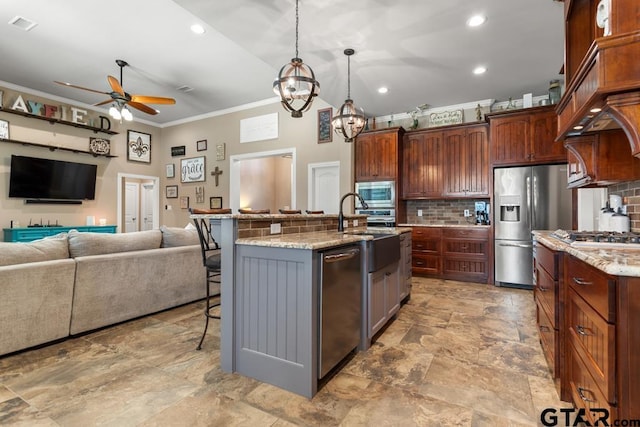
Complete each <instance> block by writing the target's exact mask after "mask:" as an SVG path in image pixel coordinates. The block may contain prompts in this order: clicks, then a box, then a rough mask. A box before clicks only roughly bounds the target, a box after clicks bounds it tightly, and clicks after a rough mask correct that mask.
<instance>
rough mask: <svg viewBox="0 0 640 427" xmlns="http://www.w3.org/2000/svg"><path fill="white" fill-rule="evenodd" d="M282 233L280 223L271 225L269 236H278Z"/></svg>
mask: <svg viewBox="0 0 640 427" xmlns="http://www.w3.org/2000/svg"><path fill="white" fill-rule="evenodd" d="M281 232H282V227H281V226H280V223H279V222H278V223H276V224H271V234H278V233H281Z"/></svg>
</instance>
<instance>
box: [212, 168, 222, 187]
mask: <svg viewBox="0 0 640 427" xmlns="http://www.w3.org/2000/svg"><path fill="white" fill-rule="evenodd" d="M220 175H222V171H221V170H220V168H218V167H217V166H216V168H215V169H214V170H213V172H211V176H214V177H215V178H216V187H217V186H218V177H219V176H220Z"/></svg>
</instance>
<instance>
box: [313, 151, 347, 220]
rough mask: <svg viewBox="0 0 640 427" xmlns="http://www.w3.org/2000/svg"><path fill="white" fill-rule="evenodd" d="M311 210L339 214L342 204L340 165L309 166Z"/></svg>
mask: <svg viewBox="0 0 640 427" xmlns="http://www.w3.org/2000/svg"><path fill="white" fill-rule="evenodd" d="M309 170H310V172H311V173H310V174H309V180H310V182H309V206H308V209H309V210H323V211H324V213H326V214H335V213H338V203H339V202H340V166H339V163H327V164H315V165H313V164H310V165H309Z"/></svg>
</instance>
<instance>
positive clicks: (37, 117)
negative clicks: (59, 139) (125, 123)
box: [0, 107, 118, 135]
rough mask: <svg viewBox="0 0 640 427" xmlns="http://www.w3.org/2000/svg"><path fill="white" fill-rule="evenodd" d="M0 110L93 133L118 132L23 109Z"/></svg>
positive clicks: (115, 133)
mask: <svg viewBox="0 0 640 427" xmlns="http://www.w3.org/2000/svg"><path fill="white" fill-rule="evenodd" d="M0 112H3V113H10V114H16V115H18V116H23V117H29V118H31V119H38V120H44V121H46V122H49V123H51V124H52V125H53V124H61V125H66V126H73V127H75V128H80V129H88V130H91V131H93V132H94V133H98V132H101V133H105V134H107V135H117V134H118V132H115V131H112V130H109V129H102V128H97V127H95V126H89V125H84V124H81V123H75V122H70V121H68V120H61V119H55V118H53V117H43V116H38V115H35V114H31V113H25V112H24V111H19V110H10V109H8V108H3V107H0Z"/></svg>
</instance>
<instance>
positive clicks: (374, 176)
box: [355, 128, 403, 182]
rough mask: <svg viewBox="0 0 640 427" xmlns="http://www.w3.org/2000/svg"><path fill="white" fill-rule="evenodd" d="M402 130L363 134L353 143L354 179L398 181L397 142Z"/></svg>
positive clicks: (389, 129) (359, 180)
mask: <svg viewBox="0 0 640 427" xmlns="http://www.w3.org/2000/svg"><path fill="white" fill-rule="evenodd" d="M402 133H403V130H402V128H388V129H381V130H375V131H370V132H365V133H362V134H360V135H359V136H358V137H357V138H356V141H355V179H356V181H358V182H362V181H395V180H397V179H398V165H399V164H398V154H399V148H398V142H399V140H400V139H401V138H402Z"/></svg>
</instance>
